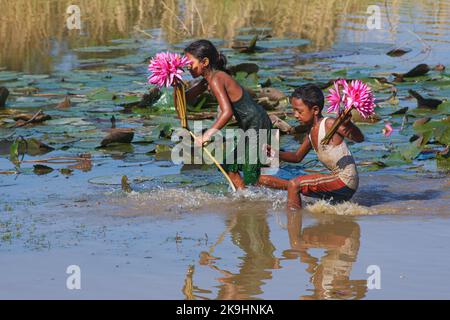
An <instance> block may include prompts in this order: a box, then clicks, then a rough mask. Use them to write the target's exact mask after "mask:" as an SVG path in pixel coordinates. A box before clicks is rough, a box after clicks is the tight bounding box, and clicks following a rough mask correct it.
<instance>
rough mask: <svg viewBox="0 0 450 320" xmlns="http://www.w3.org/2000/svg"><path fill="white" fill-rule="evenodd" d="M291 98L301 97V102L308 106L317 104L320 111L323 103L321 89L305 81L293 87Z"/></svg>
mask: <svg viewBox="0 0 450 320" xmlns="http://www.w3.org/2000/svg"><path fill="white" fill-rule="evenodd" d="M292 98H296V99H302V101H303V103H304V104H306V105H307V106H308V107H309V108H312V107H314V106H318V107H319V109H320V112H322V109H323V105H324V103H325V98H324V96H323V92H322V90H321V89H320V88H319V87H318V86H317V85H315V84H313V83H307V84H305V85H303V86H300V87H298V88H297V89H295V91H294V93H292V95H291V99H292Z"/></svg>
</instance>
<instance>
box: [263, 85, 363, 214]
mask: <svg viewBox="0 0 450 320" xmlns="http://www.w3.org/2000/svg"><path fill="white" fill-rule="evenodd" d="M324 100H325V99H324V96H323V93H322V90H321V89H320V88H319V87H317V86H316V85H313V84H306V85H303V86H301V87H299V88H297V89H296V90H295V91H294V93H293V94H292V96H291V105H292V108H293V109H294V117H295V118H297V120H299V121H301V122H303V123H304V124H306V125H309V126H310V127H311V129H310V131H309V134H308V135H307V136H306V137H305V140H304V141H303V143H302V145H301V146H300V148H298V150H297V151H295V152H280V160H282V161H286V162H296V163H298V162H301V161H302V160H303V158H304V157H305V156H306V155H307V154H308V152H309V151H310V150H311V149H314V150H315V151H316V153H317V157H318V159H319V161H320V162H322V164H323V165H324V166H325V167H326V168H327V169H329V170H330V171H331V173H330V174H311V175H305V176H299V177H296V178H294V179H292V180H290V181H288V180H284V179H280V178H277V177H273V176H262V177H261V179H260V183H261V184H263V185H265V186H267V187H271V188H276V189H284V190H287V191H288V207H289V208H291V209H299V208H301V207H302V200H301V196H300V194H303V195H305V196H308V197H314V198H320V199H325V200H332V201H335V202H336V201H338V202H339V201H348V200H350V199H351V198H352V196H353V194H354V193H355V192H356V190H357V188H358V183H359V178H358V171H357V170H356V164H355V160H354V159H353V156H352V154H351V153H350V150H349V149H348V147H347V144H346V143H345V141H344V138H347V139H349V140H352V141H354V142H362V141H364V135H363V134H362V132H361V130H359V128H358V127H357V126H355V125H354V124H353V123H352V122H351V119H350V118H349V119H348V120H347V121H346V122H344V123H343V124H342V125H341V126H340V127H339V129H338V130H337V132H336V133H335V134H334V136H333V137H332V139H331V141H330V143H329V144H328V145H322V144H321V141H322V139H323V138H324V137H325V135H326V133H327V132H328V131H330V129H331V127H332V126H333V123H334V120H335V119H334V118H324V117H323V116H322V109H323V106H324Z"/></svg>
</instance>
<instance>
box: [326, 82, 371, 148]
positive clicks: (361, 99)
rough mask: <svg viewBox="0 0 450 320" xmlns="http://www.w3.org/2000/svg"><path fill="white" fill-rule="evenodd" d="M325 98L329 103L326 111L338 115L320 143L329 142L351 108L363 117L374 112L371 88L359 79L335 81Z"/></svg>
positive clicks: (348, 114)
mask: <svg viewBox="0 0 450 320" xmlns="http://www.w3.org/2000/svg"><path fill="white" fill-rule="evenodd" d="M327 100H328V102H329V104H330V107H329V108H328V112H336V113H338V114H339V116H338V118H337V119H336V120H335V122H334V124H333V127H332V128H331V130H330V132H328V133H327V135H326V136H325V138H324V139H323V140H322V142H321V143H322V144H328V143H329V142H330V140H331V138H332V137H333V135H334V134H335V133H336V131H337V129H338V128H339V127H340V126H341V125H342V123H344V122H345V121H346V120H347V119H348V118H349V117H350V115H351V111H352V110H353V109H355V110H357V111H358V112H359V113H360V114H361V115H362V116H363V117H364V118H368V117H369V116H371V115H373V114H374V113H375V97H374V96H373V93H372V90H371V88H370V87H369V86H368V85H367V84H365V83H364V82H362V81H361V80H353V81H351V82H350V83H348V82H347V80H345V79H339V80H337V81H335V83H334V85H333V88H331V89H330V94H329V95H328V96H327Z"/></svg>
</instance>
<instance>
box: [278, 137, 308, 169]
mask: <svg viewBox="0 0 450 320" xmlns="http://www.w3.org/2000/svg"><path fill="white" fill-rule="evenodd" d="M310 150H311V141H309V138H308V137H305V140H303V143H302V145H301V146H300V148H298V150H297V151H295V152H282V151H280V160H282V161H286V162H295V163H298V162H301V161H302V160H303V158H304V157H305V156H306V155H307V154H308V152H309V151H310Z"/></svg>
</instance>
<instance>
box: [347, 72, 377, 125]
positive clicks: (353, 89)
mask: <svg viewBox="0 0 450 320" xmlns="http://www.w3.org/2000/svg"><path fill="white" fill-rule="evenodd" d="M343 93H344V95H345V96H346V101H345V104H346V106H345V108H346V109H348V108H351V107H352V106H353V107H355V109H356V110H358V111H359V113H361V115H362V116H363V117H364V118H367V117H368V116H370V115H372V114H374V113H375V98H374V96H373V93H372V90H371V89H370V88H369V86H368V85H367V84H365V83H364V82H362V81H361V80H353V81H352V82H351V83H350V84H349V85H348V86H347V87H346V88H344V90H343Z"/></svg>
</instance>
